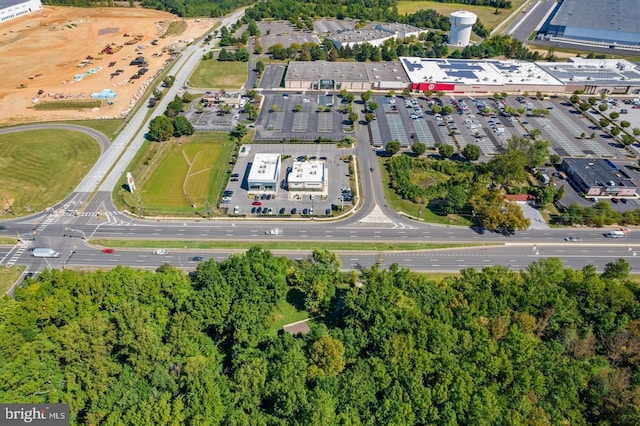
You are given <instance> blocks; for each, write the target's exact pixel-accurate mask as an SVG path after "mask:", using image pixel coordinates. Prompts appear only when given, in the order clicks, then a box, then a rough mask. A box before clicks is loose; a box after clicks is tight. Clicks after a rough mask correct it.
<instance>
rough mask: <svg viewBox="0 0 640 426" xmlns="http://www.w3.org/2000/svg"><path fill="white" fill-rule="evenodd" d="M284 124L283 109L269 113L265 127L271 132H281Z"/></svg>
mask: <svg viewBox="0 0 640 426" xmlns="http://www.w3.org/2000/svg"><path fill="white" fill-rule="evenodd" d="M283 125H284V111H275V112H270V113H269V120H268V124H267V128H268V129H270V130H271V131H273V132H281V131H282V127H283Z"/></svg>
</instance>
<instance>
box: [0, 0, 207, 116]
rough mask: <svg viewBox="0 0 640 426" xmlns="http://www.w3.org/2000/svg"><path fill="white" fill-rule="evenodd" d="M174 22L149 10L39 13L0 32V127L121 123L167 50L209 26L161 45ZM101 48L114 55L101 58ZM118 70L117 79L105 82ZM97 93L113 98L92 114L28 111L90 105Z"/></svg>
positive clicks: (197, 25)
mask: <svg viewBox="0 0 640 426" xmlns="http://www.w3.org/2000/svg"><path fill="white" fill-rule="evenodd" d="M181 20H183V19H182V18H179V17H177V16H174V15H171V14H169V13H165V12H159V11H156V10H148V9H138V8H124V7H122V8H95V9H81V8H69V7H48V6H46V7H44V9H43V11H42V12H37V13H33V14H31V15H27V16H24V17H21V18H18V19H15V20H12V21H9V22H6V23H2V24H0V57H2V61H0V75H2V76H3V78H2V79H0V125H10V124H18V123H26V122H40V121H49V120H70V119H95V118H119V117H121V116H122V115H123V114H126V112H128V111H129V109H130V108H131V106H132V105H134V103H135V101H137V99H138V97H139V96H140V95H141V94H142V93H143V92H144V90H145V88H146V87H147V86H148V85H149V83H150V82H151V80H152V79H153V77H154V76H155V75H156V74H157V73H158V71H160V70H161V69H162V68H163V67H164V66H165V62H166V61H167V60H168V58H169V57H170V56H169V54H168V53H167V52H166V49H167V48H168V47H170V46H172V45H175V46H178V47H179V46H180V45H184V44H185V42H189V41H191V40H192V39H195V38H197V37H199V36H201V35H202V34H203V33H204V32H206V31H207V30H208V29H209V28H211V26H212V25H213V24H214V23H215V20H213V19H193V20H186V21H185V22H186V23H187V27H186V29H185V30H184V31H183V32H182V33H180V34H178V35H167V36H165V37H162V36H163V34H165V31H166V30H167V29H168V28H169V25H170V23H171V22H174V21H181ZM154 40H157V42H155V45H154V44H152V42H154ZM127 43H129V44H127ZM107 46H110V49H111V50H112V51H114V53H112V54H107V53H104V52H103V53H101V52H102V51H103V49H105V47H107ZM138 55H142V56H143V57H144V59H145V60H146V61H147V65H146V66H144V68H147V69H148V71H147V72H146V73H144V74H143V75H140V77H139V78H137V79H131V77H132V76H134V75H136V74H138V71H140V69H141V67H138V66H135V65H130V64H129V63H130V62H131V61H132V60H134V59H135V58H136V57H137V56H138ZM117 70H122V72H121V73H118V75H112V74H114V73H116V72H117ZM104 89H110V90H113V91H114V92H115V93H116V96H115V97H114V98H112V99H110V102H107V101H106V100H105V101H103V102H102V106H101V107H99V108H98V107H96V108H92V109H82V110H59V109H54V110H35V109H34V105H35V103H39V104H42V103H44V102H51V101H54V100H61V99H66V100H76V99H79V100H80V99H91V98H92V97H91V94H92V93H98V92H101V91H103V90H104Z"/></svg>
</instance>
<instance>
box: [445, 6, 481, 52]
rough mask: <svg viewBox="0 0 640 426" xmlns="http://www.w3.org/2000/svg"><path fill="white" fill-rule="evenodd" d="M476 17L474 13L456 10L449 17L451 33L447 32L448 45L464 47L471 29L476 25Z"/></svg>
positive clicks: (467, 42) (469, 36)
mask: <svg viewBox="0 0 640 426" xmlns="http://www.w3.org/2000/svg"><path fill="white" fill-rule="evenodd" d="M477 19H478V17H477V16H476V14H475V13H471V12H467V11H466V10H458V11H457V12H452V13H451V15H449V22H451V31H450V32H449V45H451V46H458V47H465V46H467V45H468V44H469V39H470V38H471V27H473V24H475V23H476V20H477Z"/></svg>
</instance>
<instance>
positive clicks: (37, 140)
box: [0, 129, 100, 217]
mask: <svg viewBox="0 0 640 426" xmlns="http://www.w3.org/2000/svg"><path fill="white" fill-rule="evenodd" d="M99 155H100V147H99V146H98V144H97V143H96V142H95V140H93V138H91V137H89V136H87V135H84V134H82V133H78V132H72V131H68V130H57V129H56V130H35V131H29V132H21V133H11V134H6V135H0V192H1V193H0V196H2V197H3V198H4V197H6V199H0V213H3V212H5V210H6V209H7V208H8V207H9V206H8V204H10V205H11V207H12V208H13V213H14V214H15V215H17V216H21V215H24V214H28V213H33V212H36V211H39V210H43V209H45V208H46V207H49V206H51V205H52V204H55V203H56V202H58V201H60V200H62V199H63V198H64V197H65V196H67V195H68V194H70V193H71V192H72V191H73V190H74V189H75V187H76V186H77V185H78V183H80V181H81V180H82V178H83V177H84V176H85V175H86V174H87V172H88V171H89V170H90V168H91V167H92V166H93V164H94V163H95V162H96V160H97V159H98V156H99ZM7 217H9V216H7Z"/></svg>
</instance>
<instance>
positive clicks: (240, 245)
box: [89, 239, 498, 252]
mask: <svg viewBox="0 0 640 426" xmlns="http://www.w3.org/2000/svg"><path fill="white" fill-rule="evenodd" d="M89 242H90V243H91V244H95V245H98V246H105V247H122V248H167V249H169V248H175V249H227V250H229V249H231V250H243V249H248V248H250V247H255V246H258V247H262V248H263V249H266V250H315V249H319V250H323V249H324V250H331V251H340V250H358V251H367V252H371V251H402V250H433V249H444V248H463V247H481V246H490V245H498V244H433V243H382V242H380V243H375V242H366V243H364V242H363V243H356V242H353V243H348V242H347V243H341V242H337V241H336V242H329V241H327V242H312V241H310V242H304V241H303V242H301V241H264V242H256V241H202V240H189V241H181V240H109V239H98V240H90V241H89Z"/></svg>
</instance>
